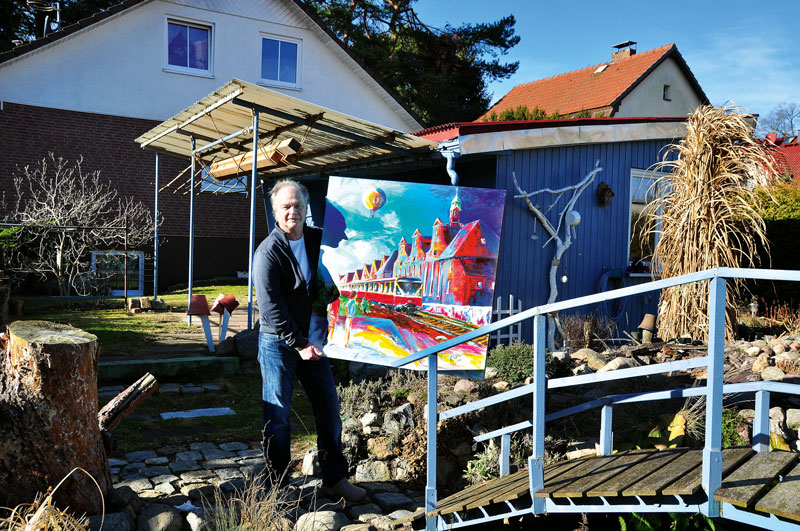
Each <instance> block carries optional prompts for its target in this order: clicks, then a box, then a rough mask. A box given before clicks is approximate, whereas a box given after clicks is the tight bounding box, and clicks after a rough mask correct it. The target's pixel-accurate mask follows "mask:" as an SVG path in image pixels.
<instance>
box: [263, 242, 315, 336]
mask: <svg viewBox="0 0 800 531" xmlns="http://www.w3.org/2000/svg"><path fill="white" fill-rule="evenodd" d="M303 237H304V238H305V246H306V255H307V256H308V265H309V268H310V270H311V279H310V280H312V282H310V283H308V282H306V281H307V280H309V279H306V278H304V277H303V273H302V272H301V271H300V265H299V264H298V263H297V259H296V258H295V257H294V254H293V253H292V248H291V247H290V246H289V238H287V237H286V233H285V232H283V231H282V230H281V229H280V228H278V227H277V226H276V227H275V228H274V229H273V230H272V232H271V233H270V234H269V236H267V237H266V238H265V239H264V241H263V242H261V244H260V245H259V246H258V249H256V252H255V256H254V257H253V284H254V285H255V288H256V299H257V300H258V313H259V325H260V327H261V332H264V333H267V334H274V335H276V336H278V337H279V338H280V339H281V340H282V341H285V342H286V344H287V345H289V346H290V347H294V348H296V349H298V350H299V349H302V348H305V346H306V345H308V328H309V325H310V322H311V307H312V303H313V298H314V289H313V288H314V286H315V282H313V280H315V279H316V276H317V262H318V261H319V249H320V243H321V241H322V229H318V228H316V227H308V226H305V227H303ZM309 284H310V286H311V289H309Z"/></svg>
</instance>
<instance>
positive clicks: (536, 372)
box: [528, 314, 547, 514]
mask: <svg viewBox="0 0 800 531" xmlns="http://www.w3.org/2000/svg"><path fill="white" fill-rule="evenodd" d="M546 322H547V321H546V317H545V316H544V315H541V314H538V315H536V316H535V317H534V318H533V383H534V386H535V389H534V391H533V419H532V420H533V454H532V455H531V457H530V458H529V459H528V474H529V479H528V481H529V483H530V489H531V497H532V498H533V507H532V508H533V514H542V513H544V511H545V500H544V498H535V497H533V495H534V494H535V493H537V492H539V491H540V490H542V487H544V419H545V417H544V394H545V389H547V382H546V376H545V355H546V352H545V340H546V338H547V336H546V334H547V330H546Z"/></svg>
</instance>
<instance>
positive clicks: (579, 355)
mask: <svg viewBox="0 0 800 531" xmlns="http://www.w3.org/2000/svg"><path fill="white" fill-rule="evenodd" d="M589 355H597V352H595V351H594V350H592V349H590V348H582V349H580V350H576V351H575V352H573V353H572V354H570V355H569V356H570V358H572V359H574V360H580V361H586V358H587V357H588V356H589Z"/></svg>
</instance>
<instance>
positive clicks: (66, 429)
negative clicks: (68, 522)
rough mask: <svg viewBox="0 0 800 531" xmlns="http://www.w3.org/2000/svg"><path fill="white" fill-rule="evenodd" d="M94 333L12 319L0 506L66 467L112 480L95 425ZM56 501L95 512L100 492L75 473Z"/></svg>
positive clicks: (52, 480) (3, 392) (1, 379)
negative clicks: (80, 469) (78, 468)
mask: <svg viewBox="0 0 800 531" xmlns="http://www.w3.org/2000/svg"><path fill="white" fill-rule="evenodd" d="M98 353H99V350H98V347H97V337H95V336H93V335H92V334H89V333H87V332H84V331H83V330H80V329H77V328H73V327H71V326H68V325H63V324H57V323H48V322H45V321H16V322H14V323H12V324H11V325H10V326H9V344H8V349H7V350H6V351H5V352H3V353H2V356H3V358H2V369H3V370H2V373H1V374H0V434H2V437H0V478H2V479H0V483H2V484H1V485H0V506H6V507H14V506H16V505H18V504H20V503H26V502H31V501H33V499H34V498H35V496H36V494H37V493H44V492H45V491H46V490H47V488H48V487H55V485H56V484H57V483H58V482H59V481H61V479H62V478H64V477H65V476H66V475H67V474H68V473H69V472H70V471H71V470H72V469H73V468H75V467H81V468H83V469H84V470H86V471H87V472H88V473H89V474H91V475H92V477H94V479H95V480H96V481H97V483H98V484H99V485H100V488H101V489H102V491H103V495H106V494H107V493H108V492H109V491H110V489H111V486H112V483H111V472H110V470H109V466H108V459H107V456H106V453H105V450H104V448H103V442H102V438H101V436H100V429H99V427H98V424H97V406H98V403H97V357H98ZM54 501H55V503H56V505H57V506H58V507H59V508H62V509H65V508H66V507H69V509H70V510H72V511H75V512H77V513H81V512H85V513H87V514H90V515H92V514H99V513H100V512H101V510H102V503H101V497H100V492H99V491H98V489H97V487H96V486H95V484H94V482H93V481H92V480H91V479H90V478H89V477H88V476H86V474H83V473H81V472H76V473H75V474H72V476H70V479H68V480H67V481H66V482H64V484H63V485H62V486H61V487H60V488H59V489H58V491H56V493H55V496H54Z"/></svg>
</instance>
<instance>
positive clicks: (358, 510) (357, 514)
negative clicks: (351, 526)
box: [347, 503, 383, 522]
mask: <svg viewBox="0 0 800 531" xmlns="http://www.w3.org/2000/svg"><path fill="white" fill-rule="evenodd" d="M382 513H383V509H381V508H380V507H379V506H377V505H375V504H374V503H366V504H364V505H355V506H353V507H349V508H348V509H347V514H348V515H350V518H352V519H353V520H358V521H359V522H363V521H365V520H362V519H361V517H362V516H364V515H367V514H374V515H380V514H382Z"/></svg>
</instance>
